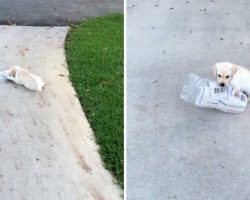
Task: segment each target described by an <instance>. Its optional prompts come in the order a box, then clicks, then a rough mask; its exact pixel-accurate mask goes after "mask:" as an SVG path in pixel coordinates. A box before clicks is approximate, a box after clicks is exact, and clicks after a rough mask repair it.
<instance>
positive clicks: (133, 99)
mask: <svg viewBox="0 0 250 200" xmlns="http://www.w3.org/2000/svg"><path fill="white" fill-rule="evenodd" d="M127 4H128V5H127V6H128V8H127V15H128V16H127V23H128V28H127V39H128V41H127V80H128V81H127V88H128V89H127V109H128V110H127V113H128V114H127V145H128V146H127V148H128V150H127V160H128V164H127V180H128V183H127V186H128V188H127V191H128V198H127V199H128V200H152V199H154V200H176V199H177V200H178V199H179V200H236V199H237V200H248V199H249V198H250V159H249V158H250V134H249V130H250V109H249V108H248V109H247V111H246V112H245V113H242V114H239V115H232V114H226V113H223V112H220V111H216V110H210V109H200V108H197V107H194V106H192V105H190V104H187V103H185V102H183V101H182V100H180V98H179V93H180V89H181V86H182V83H183V81H184V79H185V77H186V75H187V74H188V73H189V72H193V73H196V74H198V75H201V76H203V77H210V78H212V75H211V74H210V66H212V65H213V64H214V63H216V62H218V61H231V62H234V63H238V64H240V65H243V66H246V67H248V69H250V56H249V54H250V38H249V35H250V12H249V7H250V3H249V2H247V1H243V0H239V1H233V0H227V1H226V0H223V1H218V0H185V1H176V0H168V1H160V0H158V1H157V0H155V1H143V0H128V3H127Z"/></svg>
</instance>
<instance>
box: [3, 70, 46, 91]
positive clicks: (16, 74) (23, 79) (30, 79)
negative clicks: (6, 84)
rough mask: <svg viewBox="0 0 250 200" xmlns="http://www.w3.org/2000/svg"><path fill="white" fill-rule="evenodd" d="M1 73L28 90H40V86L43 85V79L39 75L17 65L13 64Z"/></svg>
mask: <svg viewBox="0 0 250 200" xmlns="http://www.w3.org/2000/svg"><path fill="white" fill-rule="evenodd" d="M2 74H3V75H4V76H5V77H6V79H8V80H11V81H13V82H15V83H16V84H19V85H24V86H25V87H26V88H28V89H30V90H35V91H42V88H43V87H44V86H45V83H44V81H43V80H42V79H41V78H40V77H38V76H35V75H34V74H32V73H30V72H29V71H27V70H25V69H23V68H21V67H19V66H13V67H11V68H10V69H9V70H6V71H3V72H2Z"/></svg>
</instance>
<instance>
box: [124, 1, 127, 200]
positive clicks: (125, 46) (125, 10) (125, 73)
mask: <svg viewBox="0 0 250 200" xmlns="http://www.w3.org/2000/svg"><path fill="white" fill-rule="evenodd" d="M123 6H124V33H123V34H124V39H123V41H124V50H123V51H124V63H123V66H124V199H125V200H126V199H127V35H126V33H127V30H126V28H127V0H124V5H123Z"/></svg>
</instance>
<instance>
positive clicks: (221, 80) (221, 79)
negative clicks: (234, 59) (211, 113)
mask: <svg viewBox="0 0 250 200" xmlns="http://www.w3.org/2000/svg"><path fill="white" fill-rule="evenodd" d="M212 70H213V74H214V75H215V77H216V79H217V82H218V84H219V85H220V86H222V87H223V86H226V85H228V84H231V85H232V86H233V87H234V88H235V89H237V90H240V91H242V92H244V93H246V94H247V95H248V96H250V71H249V70H248V69H246V68H244V67H242V66H239V65H236V64H233V63H230V62H220V63H216V64H215V65H214V66H213V67H212Z"/></svg>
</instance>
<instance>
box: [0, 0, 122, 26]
mask: <svg viewBox="0 0 250 200" xmlns="http://www.w3.org/2000/svg"><path fill="white" fill-rule="evenodd" d="M123 2H124V1H123V0H64V1H61V0H42V1H39V0H22V1H18V0H1V1H0V11H1V12H0V24H8V25H9V24H17V25H32V26H35V25H70V24H72V23H78V22H79V21H82V20H83V19H84V18H87V17H93V16H99V15H104V14H107V13H113V12H123Z"/></svg>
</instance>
